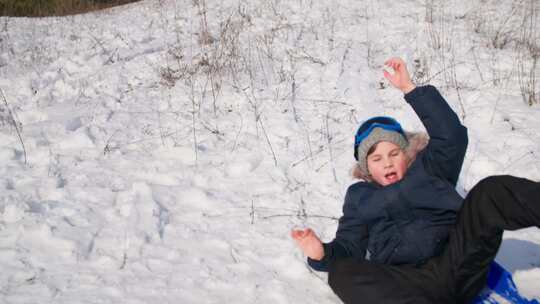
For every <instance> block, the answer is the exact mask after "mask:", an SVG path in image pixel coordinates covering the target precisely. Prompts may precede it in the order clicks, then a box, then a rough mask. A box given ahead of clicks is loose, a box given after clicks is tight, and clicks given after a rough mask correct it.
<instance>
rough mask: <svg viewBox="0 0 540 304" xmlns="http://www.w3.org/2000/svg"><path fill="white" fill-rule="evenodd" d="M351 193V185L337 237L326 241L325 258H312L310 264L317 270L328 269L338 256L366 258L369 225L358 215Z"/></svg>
mask: <svg viewBox="0 0 540 304" xmlns="http://www.w3.org/2000/svg"><path fill="white" fill-rule="evenodd" d="M353 197H354V195H352V194H351V187H349V189H348V190H347V194H346V196H345V204H344V205H343V216H342V217H341V218H340V219H339V223H338V229H337V232H336V237H335V238H334V240H333V241H332V242H330V243H324V244H323V247H324V258H323V259H322V260H320V261H316V260H313V259H310V258H309V257H308V264H309V266H311V268H313V269H314V270H317V271H328V270H329V265H330V263H331V262H332V261H333V260H335V259H338V258H344V257H354V258H356V259H359V260H363V259H365V256H366V248H367V241H368V230H367V226H366V225H365V224H363V223H362V221H361V219H360V218H359V217H358V215H357V209H356V207H355V206H356V204H357V203H358V202H357V201H356V200H355V199H353Z"/></svg>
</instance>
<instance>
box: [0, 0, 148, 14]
mask: <svg viewBox="0 0 540 304" xmlns="http://www.w3.org/2000/svg"><path fill="white" fill-rule="evenodd" d="M136 1H139V0H0V15H1V16H14V17H43V16H65V15H74V14H82V13H87V12H90V11H95V10H100V9H104V8H109V7H113V6H117V5H122V4H127V3H131V2H136Z"/></svg>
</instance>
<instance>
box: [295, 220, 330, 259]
mask: <svg viewBox="0 0 540 304" xmlns="http://www.w3.org/2000/svg"><path fill="white" fill-rule="evenodd" d="M291 237H292V238H293V239H294V240H295V241H296V244H297V245H298V247H300V249H302V251H303V252H304V255H306V256H308V257H310V258H311V259H313V260H316V261H320V260H322V258H323V257H324V248H323V245H322V242H321V240H320V239H319V237H318V236H317V235H316V234H315V232H314V231H313V230H311V229H310V228H307V229H304V230H296V229H293V230H291Z"/></svg>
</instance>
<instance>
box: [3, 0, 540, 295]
mask: <svg viewBox="0 0 540 304" xmlns="http://www.w3.org/2000/svg"><path fill="white" fill-rule="evenodd" d="M527 3H528V2H527ZM531 3H534V2H531ZM527 5H528V4H527ZM535 5H536V4H535ZM536 10H538V7H537V5H536ZM528 11H530V7H529V6H527V7H521V6H519V5H517V6H515V7H510V5H509V4H508V3H506V4H505V3H502V4H501V3H499V2H498V1H468V2H467V3H463V2H461V1H456V0H452V1H444V2H438V1H432V2H431V1H428V2H426V1H417V0H408V1H400V2H399V1H398V2H396V1H375V2H374V1H350V0H343V1H335V2H329V1H304V0H300V1H245V0H223V1H210V0H207V1H187V0H186V1H181V0H178V1H172V0H159V1H142V2H138V3H133V4H130V5H126V6H122V7H116V8H112V9H109V10H105V11H101V12H95V13H89V14H84V15H77V16H68V17H49V18H8V17H1V18H0V88H1V89H2V90H3V91H4V93H5V95H6V97H7V102H8V105H9V109H10V110H11V111H12V113H14V115H15V120H16V121H17V122H18V124H19V125H20V127H21V129H20V131H21V137H22V139H23V142H24V150H25V151H26V158H25V154H24V150H23V147H22V145H21V142H20V141H19V138H18V136H17V130H16V129H15V128H14V126H13V123H12V120H11V118H10V115H9V111H7V107H6V104H5V103H4V102H3V100H2V105H1V106H0V142H1V143H2V144H1V145H0V160H1V161H2V164H3V166H1V167H0V176H1V177H0V188H2V189H3V190H2V192H1V193H0V267H1V268H2V269H3V271H2V272H1V273H0V299H1V301H0V302H2V303H157V302H160V303H178V302H181V303H223V302H232V303H339V300H338V299H337V297H336V296H335V295H333V293H332V291H331V290H330V288H329V287H328V285H327V283H326V275H325V274H323V273H316V272H313V271H311V270H310V269H309V268H308V266H307V265H306V262H305V257H304V256H302V253H301V252H300V250H299V249H298V248H296V247H295V244H294V243H293V241H292V240H291V239H290V237H289V231H290V229H291V228H294V227H312V228H313V229H314V230H315V231H317V233H318V234H319V235H320V237H321V238H322V239H323V240H325V241H328V240H331V238H332V237H333V235H334V233H335V229H336V226H337V220H336V219H337V218H338V217H339V216H340V215H341V206H342V202H343V199H344V194H345V191H346V188H347V186H348V185H349V184H351V183H352V182H354V180H353V179H352V177H351V176H350V169H351V167H352V165H353V157H352V148H351V147H352V141H353V136H352V134H354V131H355V129H356V127H357V125H358V123H359V122H360V121H362V120H364V119H366V118H368V117H370V116H373V115H391V116H394V117H396V118H397V119H398V120H400V121H401V122H402V124H403V125H404V126H405V128H406V129H407V130H411V131H413V130H414V131H422V130H423V129H422V126H421V123H420V121H419V119H418V118H417V117H416V116H415V115H414V113H413V112H412V110H411V109H410V108H409V106H408V105H407V104H406V103H405V102H404V101H403V99H402V96H401V94H400V93H399V92H397V91H396V90H394V89H391V88H390V87H389V85H388V83H386V82H385V81H384V80H383V77H382V67H383V63H384V61H385V60H386V59H388V58H389V57H391V56H401V57H403V58H404V59H405V60H406V61H407V62H408V66H409V69H410V71H411V73H412V74H413V75H414V77H415V81H417V82H418V83H428V82H429V83H431V84H433V85H435V86H437V87H438V88H439V89H440V90H441V92H442V93H443V95H444V96H445V97H446V98H447V100H448V101H449V103H450V104H451V106H452V107H453V108H454V110H455V111H456V112H457V113H458V115H459V116H460V117H461V118H462V120H463V121H464V123H465V124H466V125H467V127H468V130H469V137H470V144H469V149H468V153H467V156H466V160H465V163H464V165H463V170H462V175H461V177H460V181H459V187H458V188H459V191H460V192H462V193H466V192H467V191H468V190H470V189H471V187H472V186H474V184H475V183H476V182H478V181H479V180H480V179H482V178H484V177H486V176H489V175H493V174H514V175H519V176H523V177H527V178H530V179H535V180H540V162H539V161H538V155H539V154H540V146H539V144H538V143H539V142H540V133H539V132H538V130H540V105H539V104H533V105H532V106H529V105H527V104H526V103H525V102H524V100H523V97H522V90H521V88H520V75H521V76H523V75H524V74H520V71H519V69H518V66H519V64H520V62H521V63H523V65H524V66H525V68H530V67H531V66H532V65H531V60H530V58H529V59H527V58H528V57H526V56H525V55H526V54H525V53H524V51H523V50H522V49H521V48H519V46H518V45H517V42H516V39H517V38H516V37H520V36H519V35H520V33H522V31H521V30H520V29H519V25H520V24H521V23H520V21H522V20H523V18H524V17H526V16H527V13H526V12H528ZM509 12H512V14H509ZM507 16H510V18H507ZM536 16H538V14H536ZM520 18H521V19H520ZM536 18H537V17H536ZM536 24H538V23H536ZM536 26H537V25H536ZM497 30H498V31H497ZM535 30H536V32H538V28H535ZM496 33H499V35H500V39H502V38H504V37H509V38H512V39H509V41H508V42H507V45H505V46H503V47H498V48H497V47H494V43H498V44H497V45H499V46H500V44H501V43H502V42H504V41H502V40H497V39H495V34H496ZM534 72H535V73H536V75H537V76H536V77H538V72H539V71H538V70H536V71H534ZM537 82H538V81H537ZM536 90H537V89H536ZM537 94H538V93H537ZM497 260H498V261H499V262H500V263H501V264H502V265H503V266H505V267H506V268H507V269H509V270H510V271H512V272H513V273H514V276H515V280H516V283H517V285H518V287H519V289H520V290H521V292H522V293H523V294H524V295H525V296H527V297H530V298H536V299H540V291H539V290H538V288H537V286H538V283H539V282H540V231H539V230H538V228H528V229H524V230H520V231H514V232H508V233H505V235H504V242H503V245H502V247H501V250H500V253H499V255H498V257H497Z"/></svg>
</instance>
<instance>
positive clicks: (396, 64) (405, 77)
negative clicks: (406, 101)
mask: <svg viewBox="0 0 540 304" xmlns="http://www.w3.org/2000/svg"><path fill="white" fill-rule="evenodd" d="M384 65H386V66H388V67H389V68H391V69H392V70H393V71H394V73H393V74H391V73H389V72H388V71H386V70H385V71H383V74H384V77H385V78H386V79H388V81H390V83H391V84H392V85H393V86H394V87H396V88H397V89H399V90H400V91H401V92H403V93H404V94H407V93H409V92H410V91H412V90H414V88H415V87H416V86H415V85H414V84H413V83H412V81H411V76H410V75H409V71H408V70H407V64H405V61H403V59H401V58H397V57H394V58H390V59H388V60H387V61H386V62H385V63H384Z"/></svg>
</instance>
